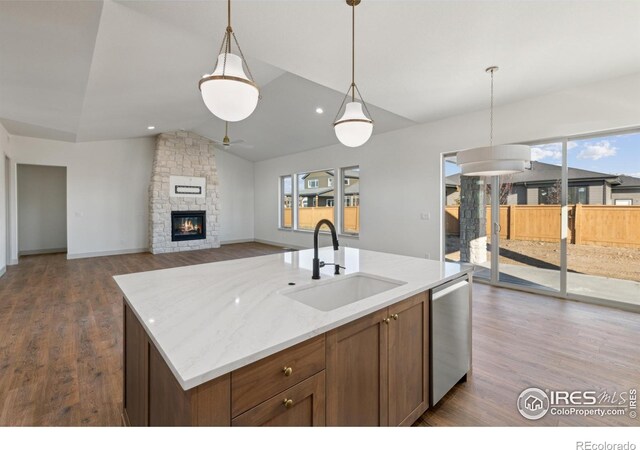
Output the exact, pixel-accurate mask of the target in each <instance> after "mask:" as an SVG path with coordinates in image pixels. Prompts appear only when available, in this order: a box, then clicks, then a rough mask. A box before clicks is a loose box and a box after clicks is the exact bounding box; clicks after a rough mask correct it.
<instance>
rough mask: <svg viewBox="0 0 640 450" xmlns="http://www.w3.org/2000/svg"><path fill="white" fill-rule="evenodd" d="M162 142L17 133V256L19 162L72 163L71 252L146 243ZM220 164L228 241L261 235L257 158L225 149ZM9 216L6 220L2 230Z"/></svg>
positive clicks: (12, 151) (13, 147) (138, 247)
mask: <svg viewBox="0 0 640 450" xmlns="http://www.w3.org/2000/svg"><path fill="white" fill-rule="evenodd" d="M2 131H4V130H3V129H1V130H0V132H2ZM0 134H1V133H0ZM3 142H7V140H6V138H4V137H3V136H2V135H0V150H2V149H3ZM154 149H155V138H154V137H151V138H139V139H123V140H113V141H98V142H84V143H71V142H61V141H53V140H48V139H37V138H29V137H23V136H11V141H10V143H9V145H8V148H7V151H8V153H9V156H10V157H11V158H12V159H11V171H12V173H13V174H14V176H13V180H12V190H11V192H10V196H11V198H12V199H14V201H13V202H12V203H13V204H12V205H11V222H12V230H11V231H12V233H11V236H10V239H11V242H12V249H11V250H12V252H11V253H12V255H11V257H12V259H13V260H14V261H13V263H16V262H17V258H18V251H17V249H18V245H17V243H18V237H17V234H16V232H15V230H16V229H17V207H16V203H17V194H16V182H15V178H16V177H15V173H16V167H17V164H38V165H48V166H63V167H66V168H67V239H68V244H67V248H68V255H69V257H70V258H74V257H82V256H95V255H101V254H114V253H127V252H136V251H146V249H147V248H148V220H147V218H148V211H149V203H148V190H149V182H150V176H151V167H152V164H153V155H154ZM2 163H4V160H3V162H2ZM216 164H217V167H218V175H219V177H220V180H219V181H220V196H221V201H222V211H221V217H220V220H221V234H220V240H221V242H222V243H225V242H234V241H247V240H253V236H254V234H253V224H254V199H253V181H254V178H253V163H252V162H250V161H246V160H244V159H242V158H239V157H237V156H235V155H232V154H230V153H227V152H222V151H217V152H216ZM2 174H4V172H2ZM3 198H4V197H3ZM2 201H3V200H0V202H2ZM1 205H3V203H0V206H1ZM1 213H2V210H1V209H0V214H1ZM4 223H5V222H4V221H3V222H2V224H0V227H2V228H0V238H1V237H2V236H1V233H3V232H4ZM2 243H4V240H2ZM2 243H0V250H2V247H1V246H2V245H3V244H2ZM0 267H1V266H0Z"/></svg>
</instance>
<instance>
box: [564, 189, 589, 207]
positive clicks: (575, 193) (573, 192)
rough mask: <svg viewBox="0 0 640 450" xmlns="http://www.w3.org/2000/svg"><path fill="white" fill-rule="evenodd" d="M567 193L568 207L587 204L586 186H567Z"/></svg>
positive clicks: (587, 191)
mask: <svg viewBox="0 0 640 450" xmlns="http://www.w3.org/2000/svg"><path fill="white" fill-rule="evenodd" d="M567 193H568V194H569V197H568V199H567V200H568V202H569V204H570V205H577V204H578V203H582V204H583V205H586V204H588V203H589V196H588V193H589V190H588V189H587V187H586V186H569V190H568V191H567Z"/></svg>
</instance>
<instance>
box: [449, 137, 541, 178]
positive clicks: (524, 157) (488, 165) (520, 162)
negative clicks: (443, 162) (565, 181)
mask: <svg viewBox="0 0 640 450" xmlns="http://www.w3.org/2000/svg"><path fill="white" fill-rule="evenodd" d="M528 161H531V149H530V148H529V146H528V145H495V146H490V147H477V148H472V149H469V150H464V151H461V152H458V153H457V164H458V166H459V167H460V171H461V173H462V175H467V176H496V175H508V174H512V173H517V172H523V171H524V169H525V164H526V163H527V162H528Z"/></svg>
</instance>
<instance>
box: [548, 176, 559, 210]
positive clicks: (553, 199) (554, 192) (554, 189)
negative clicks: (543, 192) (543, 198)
mask: <svg viewBox="0 0 640 450" xmlns="http://www.w3.org/2000/svg"><path fill="white" fill-rule="evenodd" d="M561 189H562V182H561V181H560V180H556V182H555V183H553V186H551V187H550V188H548V189H547V204H548V205H559V204H560V200H561V199H560V192H561Z"/></svg>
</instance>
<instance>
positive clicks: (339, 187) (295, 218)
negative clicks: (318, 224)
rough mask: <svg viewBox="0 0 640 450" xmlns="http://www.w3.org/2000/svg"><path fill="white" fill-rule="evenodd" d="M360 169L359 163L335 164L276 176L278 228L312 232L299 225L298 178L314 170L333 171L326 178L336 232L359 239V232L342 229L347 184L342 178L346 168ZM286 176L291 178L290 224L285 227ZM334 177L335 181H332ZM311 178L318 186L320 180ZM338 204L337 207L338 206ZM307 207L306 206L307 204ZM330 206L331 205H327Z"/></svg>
mask: <svg viewBox="0 0 640 450" xmlns="http://www.w3.org/2000/svg"><path fill="white" fill-rule="evenodd" d="M356 168H357V169H360V165H359V164H354V165H350V166H345V167H340V166H336V167H335V168H331V169H320V170H305V171H299V172H293V173H290V174H284V175H280V176H279V177H278V230H280V231H296V232H301V233H313V232H314V230H311V229H307V228H300V227H299V224H298V222H299V208H300V199H301V198H302V197H300V186H299V184H300V179H301V177H302V176H308V175H309V174H311V173H314V172H333V175H331V176H330V177H329V178H328V186H327V188H328V189H333V191H334V192H333V206H332V207H333V220H332V221H333V224H334V225H335V227H336V231H337V232H338V234H339V235H341V236H344V237H348V238H350V239H359V236H360V233H359V232H358V233H353V232H351V231H346V232H345V231H344V226H343V212H344V187H346V186H347V185H348V184H345V182H344V180H345V177H344V172H345V171H347V170H352V169H356ZM286 178H291V180H292V181H291V187H292V189H291V215H292V224H291V227H285V226H284V210H285V206H284V205H285V201H284V196H285V193H284V180H285V179H286ZM334 179H335V181H334ZM311 180H316V181H317V185H318V187H320V180H319V179H318V178H312V179H311ZM308 181H310V180H303V186H308V183H307V182H308ZM304 189H317V188H308V187H305V188H304ZM305 198H306V199H307V204H309V203H310V202H309V200H308V197H305ZM329 201H331V200H327V202H329ZM338 206H339V207H338ZM356 206H360V196H359V195H358V201H357V205H356ZM307 207H308V206H307ZM328 207H331V206H328ZM320 233H322V234H328V233H329V231H327V230H326V229H322V230H321V231H320Z"/></svg>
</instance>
